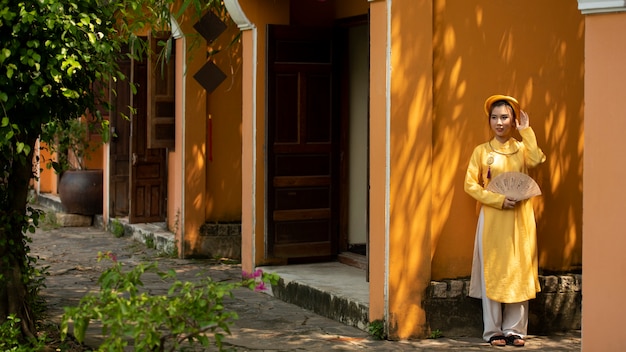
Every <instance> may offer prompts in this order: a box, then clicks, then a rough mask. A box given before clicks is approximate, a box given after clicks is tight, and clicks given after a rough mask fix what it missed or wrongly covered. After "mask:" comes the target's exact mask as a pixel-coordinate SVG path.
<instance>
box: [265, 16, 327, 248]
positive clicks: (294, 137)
mask: <svg viewBox="0 0 626 352" xmlns="http://www.w3.org/2000/svg"><path fill="white" fill-rule="evenodd" d="M331 39H332V30H331V29H330V28H302V27H292V26H275V25H270V26H268V61H267V62H268V102H267V105H268V116H267V120H268V126H267V142H268V143H267V145H268V160H267V173H268V179H267V180H268V181H267V182H268V185H267V189H268V194H267V208H268V213H267V214H268V219H267V222H268V235H267V236H268V248H267V249H268V255H269V256H271V257H277V258H289V259H295V258H308V259H318V260H319V259H329V258H332V257H334V256H335V255H336V254H337V242H338V239H337V234H338V209H337V205H338V192H337V184H338V176H339V175H338V172H337V168H338V157H337V154H338V143H337V142H338V141H337V139H338V132H339V131H338V124H337V118H336V115H337V114H336V113H335V110H336V108H335V105H336V104H335V101H334V99H333V95H334V92H335V87H334V86H335V83H334V82H335V81H334V79H333V77H334V74H333V65H332V63H333V60H332V57H333V50H332V40H331Z"/></svg>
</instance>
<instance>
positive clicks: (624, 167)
mask: <svg viewBox="0 0 626 352" xmlns="http://www.w3.org/2000/svg"><path fill="white" fill-rule="evenodd" d="M624 33H626V13H623V12H622V13H609V14H602V15H588V16H586V28H585V43H586V48H585V58H586V63H585V115H586V116H588V117H589V118H587V119H586V120H585V172H584V179H585V184H584V193H585V198H584V202H583V206H584V209H585V212H584V214H583V234H584V239H583V240H584V243H585V248H584V252H583V260H584V263H585V272H584V274H585V283H584V285H583V314H582V319H583V320H582V325H583V329H584V330H583V335H584V336H583V341H582V347H583V348H582V350H583V351H609V352H610V351H622V350H624V346H623V344H622V343H620V341H619V339H607V338H606V327H607V326H618V325H619V324H620V323H621V322H622V321H623V319H624V316H626V308H624V306H622V305H621V304H620V303H619V302H621V301H622V299H623V296H624V291H626V280H625V279H624V272H625V271H624V270H625V268H626V256H625V255H624V248H626V236H624V207H623V206H622V205H621V200H622V199H624V198H626V189H625V188H624V187H622V184H623V182H624V179H626V163H625V162H624V159H625V158H624V151H625V150H626V139H624V136H623V134H624V131H625V130H626V119H624V116H623V115H624V87H623V86H624V80H626V66H624V62H626V37H624Z"/></svg>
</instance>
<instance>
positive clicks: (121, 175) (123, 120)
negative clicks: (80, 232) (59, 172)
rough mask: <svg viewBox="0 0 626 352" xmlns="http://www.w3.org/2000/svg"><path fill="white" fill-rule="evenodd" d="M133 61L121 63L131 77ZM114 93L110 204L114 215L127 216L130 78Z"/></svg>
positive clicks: (124, 71) (116, 86) (118, 83)
mask: <svg viewBox="0 0 626 352" xmlns="http://www.w3.org/2000/svg"><path fill="white" fill-rule="evenodd" d="M131 65H132V63H131V61H130V60H126V61H123V62H120V63H119V68H120V71H121V72H123V73H124V75H126V77H130V75H131ZM114 89H115V91H116V94H115V95H113V97H114V101H113V111H112V115H111V118H110V119H111V127H112V131H113V136H112V137H111V143H110V144H109V148H110V149H109V155H110V159H111V164H110V165H111V167H110V171H109V179H110V182H109V184H110V190H109V197H110V200H111V201H110V205H109V210H110V211H111V215H112V216H114V217H123V216H128V212H129V194H130V193H129V186H130V170H129V169H130V121H129V120H128V119H127V117H128V116H130V109H129V108H128V107H129V106H130V101H131V100H130V97H131V94H132V93H131V90H130V86H129V82H128V81H118V82H117V83H116V84H115V86H114Z"/></svg>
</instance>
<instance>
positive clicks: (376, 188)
mask: <svg viewBox="0 0 626 352" xmlns="http://www.w3.org/2000/svg"><path fill="white" fill-rule="evenodd" d="M370 9H371V12H370V46H371V47H372V48H380V49H381V50H373V51H372V52H371V53H370V90H369V92H370V130H371V131H385V130H386V129H387V108H386V101H387V90H386V87H387V74H388V70H387V51H386V50H382V48H386V47H387V45H388V40H387V30H386V28H387V24H388V23H387V8H386V4H385V2H383V1H379V2H373V3H371V5H370ZM387 141H388V138H387V134H386V133H373V134H372V135H371V136H370V141H369V143H370V155H369V158H370V160H369V163H370V164H369V167H370V176H369V177H370V180H369V183H370V185H371V188H370V195H369V197H370V199H369V207H370V208H369V212H370V222H369V233H370V235H369V246H370V251H369V258H368V259H369V262H370V263H372V264H374V265H370V266H369V270H370V272H369V279H370V296H369V299H370V300H369V319H370V321H374V320H387V318H386V313H385V306H386V286H387V284H386V280H387V216H386V214H387V193H388V191H387V187H386V184H387V160H386V159H387V156H386V155H387Z"/></svg>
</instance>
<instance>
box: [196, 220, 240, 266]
mask: <svg viewBox="0 0 626 352" xmlns="http://www.w3.org/2000/svg"><path fill="white" fill-rule="evenodd" d="M200 240H201V243H200V250H199V251H198V253H202V254H203V256H206V257H209V258H230V259H237V260H239V259H241V223H240V222H234V223H222V222H218V223H205V224H203V225H202V226H200Z"/></svg>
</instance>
